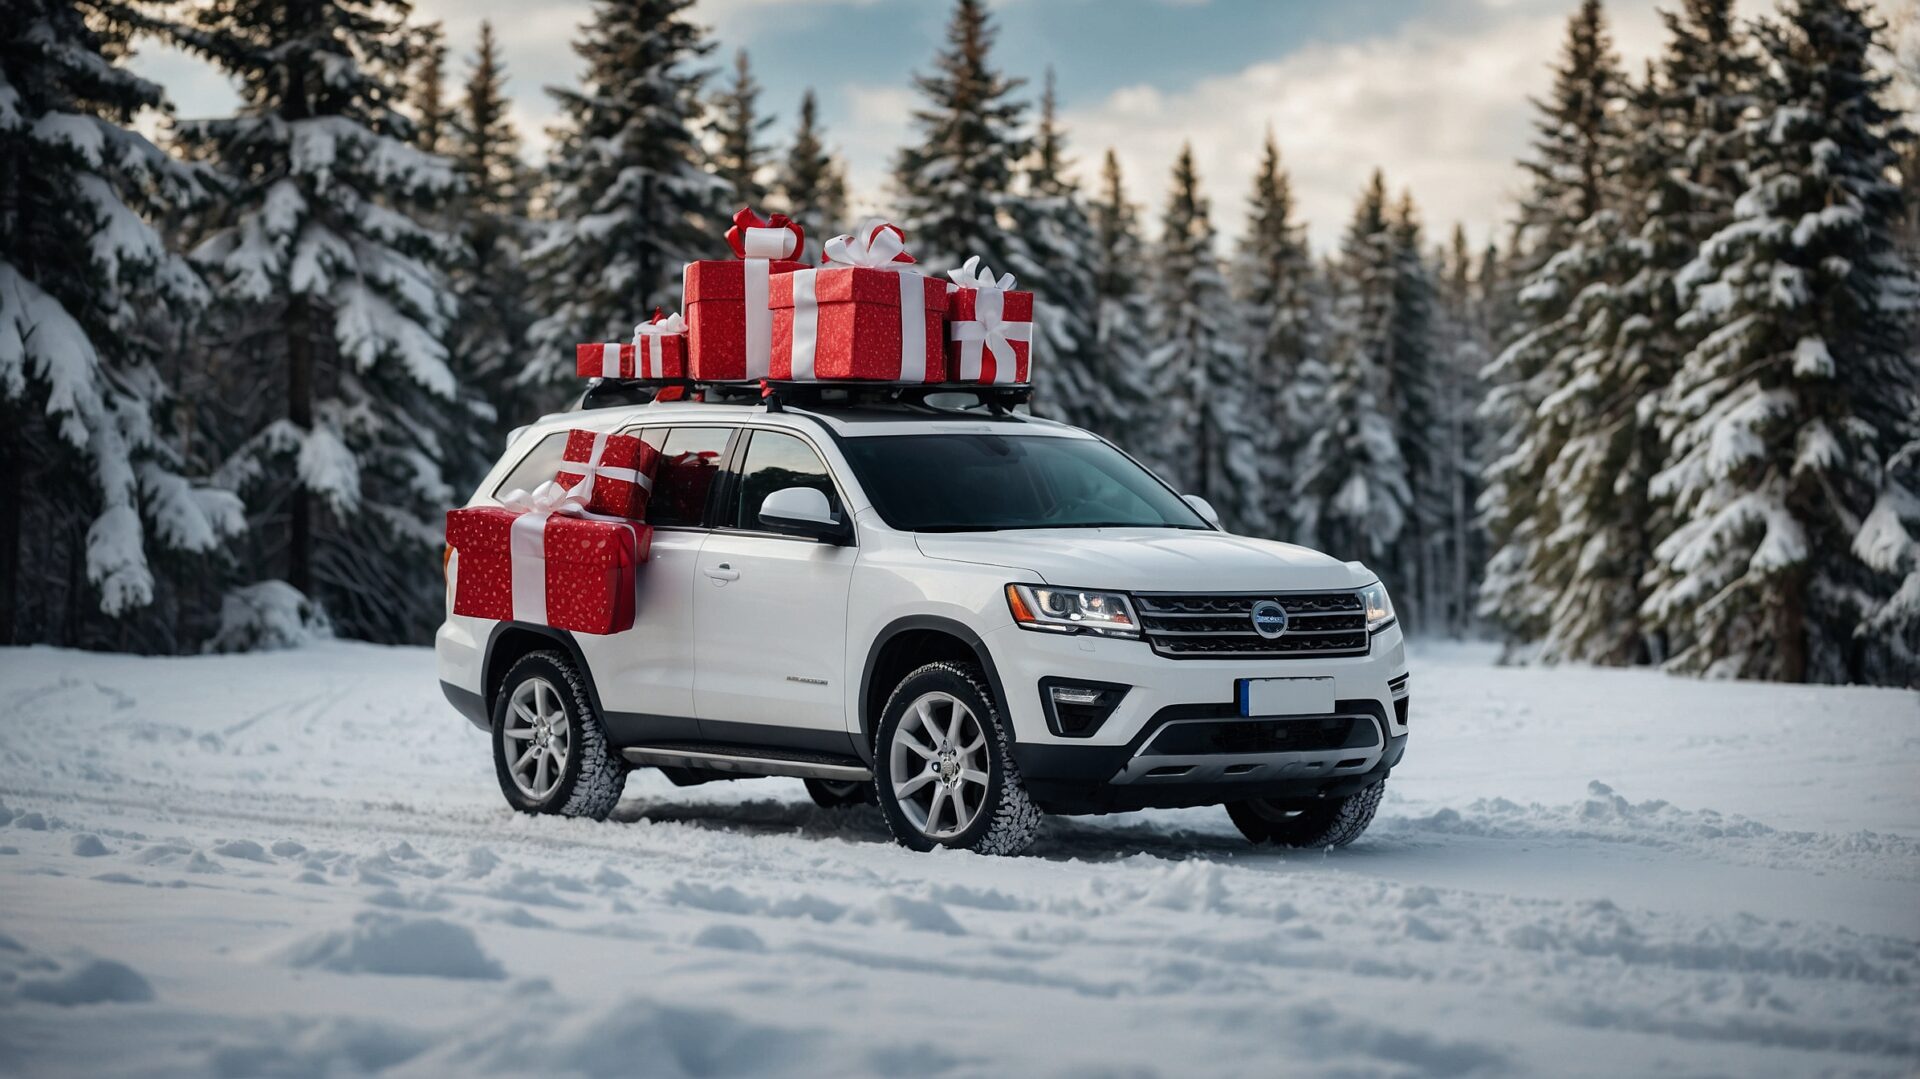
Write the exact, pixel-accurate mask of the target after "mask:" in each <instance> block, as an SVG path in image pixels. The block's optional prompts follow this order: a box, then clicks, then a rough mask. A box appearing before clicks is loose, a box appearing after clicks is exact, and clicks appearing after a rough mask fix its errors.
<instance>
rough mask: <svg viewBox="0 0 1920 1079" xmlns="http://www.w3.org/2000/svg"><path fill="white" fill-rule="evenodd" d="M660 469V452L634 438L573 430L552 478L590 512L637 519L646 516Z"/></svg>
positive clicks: (568, 435) (603, 432)
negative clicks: (557, 471) (572, 492)
mask: <svg viewBox="0 0 1920 1079" xmlns="http://www.w3.org/2000/svg"><path fill="white" fill-rule="evenodd" d="M659 467H660V451H659V450H656V449H654V448H653V447H652V446H649V445H647V444H646V443H645V442H643V441H641V440H640V439H639V438H636V437H635V436H633V435H615V434H608V433H607V432H605V431H581V430H573V431H568V432H567V448H566V452H565V453H563V454H562V455H561V465H560V472H559V474H558V475H556V476H554V478H553V479H554V482H555V483H558V484H559V485H560V486H562V487H564V488H566V489H568V490H570V491H574V492H576V493H578V494H579V496H580V498H581V499H582V500H583V502H584V504H585V506H586V509H587V511H588V512H589V513H599V514H605V515H608V516H612V517H631V518H634V519H636V520H637V519H639V518H641V517H644V516H646V513H647V497H648V496H649V495H651V494H652V493H653V477H654V473H655V472H656V471H657V470H658V469H659Z"/></svg>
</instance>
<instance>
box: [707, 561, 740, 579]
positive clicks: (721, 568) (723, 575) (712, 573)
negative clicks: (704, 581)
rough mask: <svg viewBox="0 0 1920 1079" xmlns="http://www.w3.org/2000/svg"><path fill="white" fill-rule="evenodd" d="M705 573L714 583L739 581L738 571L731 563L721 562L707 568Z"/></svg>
mask: <svg viewBox="0 0 1920 1079" xmlns="http://www.w3.org/2000/svg"><path fill="white" fill-rule="evenodd" d="M705 573H706V575H707V576H709V577H711V578H713V579H714V580H716V581H723V582H724V581H737V580H739V579H740V571H739V570H737V569H734V568H733V563H731V562H722V563H720V564H719V565H717V566H708V567H707V568H706V570H705Z"/></svg>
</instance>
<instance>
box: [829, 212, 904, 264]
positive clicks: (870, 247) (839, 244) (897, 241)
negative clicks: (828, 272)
mask: <svg viewBox="0 0 1920 1079" xmlns="http://www.w3.org/2000/svg"><path fill="white" fill-rule="evenodd" d="M906 249H907V244H906V241H905V240H902V239H901V238H900V234H899V233H897V232H895V231H894V230H893V229H891V228H889V227H888V226H887V225H886V223H885V222H878V221H876V222H871V223H869V224H866V225H863V226H861V228H860V231H859V232H858V233H856V234H854V235H851V236H835V237H834V238H833V239H831V240H828V241H827V244H826V247H825V248H824V249H823V250H824V252H825V254H826V256H827V261H828V262H831V263H835V264H837V265H840V266H860V267H864V268H865V269H869V270H906V269H912V268H913V263H911V262H895V261H894V259H895V258H896V257H898V256H899V255H901V254H902V253H904V252H905V251H906Z"/></svg>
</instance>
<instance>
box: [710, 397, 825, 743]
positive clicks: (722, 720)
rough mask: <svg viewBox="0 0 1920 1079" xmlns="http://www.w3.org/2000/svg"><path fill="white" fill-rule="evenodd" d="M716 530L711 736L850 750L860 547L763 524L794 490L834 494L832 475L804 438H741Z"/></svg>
mask: <svg viewBox="0 0 1920 1079" xmlns="http://www.w3.org/2000/svg"><path fill="white" fill-rule="evenodd" d="M741 438H742V440H743V444H742V445H739V446H737V447H736V448H735V450H734V460H735V461H736V462H737V465H736V467H735V468H734V469H733V476H732V478H731V481H730V483H729V484H728V486H727V488H726V491H725V494H724V495H723V498H724V499H725V502H724V504H723V505H722V506H721V509H720V515H719V518H718V521H717V527H716V528H715V529H714V531H713V533H712V534H711V535H710V536H708V537H707V541H706V543H705V544H703V545H702V547H701V550H700V569H699V580H697V581H696V582H695V586H694V588H695V592H696V599H695V601H694V615H693V630H694V639H695V653H696V656H695V660H694V676H693V677H694V706H695V708H696V709H697V714H698V715H699V717H700V728H701V732H702V733H703V735H705V736H706V737H708V738H713V739H721V740H726V741H731V742H736V743H741V744H752V745H768V746H780V747H786V748H794V749H811V750H818V751H822V752H833V753H847V752H850V751H851V749H852V739H851V737H850V736H849V735H848V733H847V707H846V705H847V699H848V698H847V694H848V687H846V686H844V685H842V684H841V681H842V677H841V676H842V670H843V668H844V665H845V660H846V651H845V649H846V641H845V638H846V627H847V589H848V587H849V585H850V584H851V582H852V579H853V564H854V559H855V557H856V556H857V554H858V548H857V547H854V546H852V545H848V546H839V545H837V544H833V543H828V542H824V541H817V540H813V539H805V538H799V537H794V536H783V535H778V534H775V533H773V532H769V531H766V530H764V529H762V528H761V527H760V526H759V520H758V518H759V509H760V503H761V502H762V501H764V500H765V499H766V497H767V496H768V495H770V494H772V493H773V492H774V491H777V490H780V489H782V488H786V487H812V488H815V489H817V490H820V491H822V492H824V493H825V494H826V495H827V500H828V502H829V504H830V505H831V506H832V507H833V510H834V512H835V513H836V514H842V515H844V513H845V512H846V511H845V509H844V503H843V501H842V499H841V496H840V492H839V489H838V487H837V486H836V484H835V483H834V479H833V475H832V473H831V472H830V471H829V470H828V469H827V466H826V464H825V463H824V462H823V461H822V460H821V457H820V454H819V452H818V451H817V450H816V449H815V448H814V447H813V445H812V444H811V443H810V442H808V441H807V440H806V439H805V438H802V437H801V436H799V435H797V434H794V433H792V432H788V431H777V430H772V429H767V428H759V429H752V430H745V431H742V432H741Z"/></svg>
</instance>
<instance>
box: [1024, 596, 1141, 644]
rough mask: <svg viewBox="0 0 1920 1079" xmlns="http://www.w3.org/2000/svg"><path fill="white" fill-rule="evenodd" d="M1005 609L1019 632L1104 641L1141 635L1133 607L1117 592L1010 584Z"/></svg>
mask: <svg viewBox="0 0 1920 1079" xmlns="http://www.w3.org/2000/svg"><path fill="white" fill-rule="evenodd" d="M1007 607H1008V608H1009V609H1010V610H1012V612H1013V620H1014V621H1015V622H1018V623H1019V624H1020V626H1021V628H1022V629H1037V630H1045V631H1047V632H1051V633H1097V634H1100V635H1101V636H1104V637H1138V636H1139V635H1140V622H1139V620H1138V619H1136V618H1134V616H1133V604H1132V603H1129V602H1128V601H1127V597H1126V596H1124V595H1122V594H1121V593H1119V592H1088V591H1086V590H1084V589H1079V588H1048V587H1047V586H1045V585H1037V584H1010V585H1008V586H1007Z"/></svg>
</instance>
